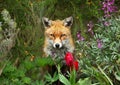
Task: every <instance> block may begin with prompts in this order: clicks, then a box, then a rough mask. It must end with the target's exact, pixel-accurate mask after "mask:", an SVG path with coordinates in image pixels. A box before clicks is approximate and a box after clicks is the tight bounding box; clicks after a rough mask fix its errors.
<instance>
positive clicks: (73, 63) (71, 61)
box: [65, 52, 79, 71]
mask: <svg viewBox="0 0 120 85" xmlns="http://www.w3.org/2000/svg"><path fill="white" fill-rule="evenodd" d="M65 62H66V65H67V66H69V67H70V68H71V69H73V68H74V69H75V70H76V71H77V70H78V67H79V65H78V61H75V60H74V57H73V55H72V53H70V52H67V53H66V55H65Z"/></svg>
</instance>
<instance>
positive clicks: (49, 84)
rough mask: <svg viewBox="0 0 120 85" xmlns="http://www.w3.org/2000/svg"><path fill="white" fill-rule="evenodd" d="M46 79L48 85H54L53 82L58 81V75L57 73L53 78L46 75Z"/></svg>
mask: <svg viewBox="0 0 120 85" xmlns="http://www.w3.org/2000/svg"><path fill="white" fill-rule="evenodd" d="M45 79H46V82H47V84H48V85H52V83H53V82H55V81H57V80H58V74H57V73H56V72H55V73H54V75H53V77H52V76H51V75H50V74H49V73H47V74H46V75H45Z"/></svg>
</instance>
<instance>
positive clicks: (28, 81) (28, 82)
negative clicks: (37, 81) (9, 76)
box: [22, 77, 31, 84]
mask: <svg viewBox="0 0 120 85" xmlns="http://www.w3.org/2000/svg"><path fill="white" fill-rule="evenodd" d="M22 81H23V82H24V83H25V84H30V83H31V79H30V78H29V77H23V79H22Z"/></svg>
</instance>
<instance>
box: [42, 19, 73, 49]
mask: <svg viewBox="0 0 120 85" xmlns="http://www.w3.org/2000/svg"><path fill="white" fill-rule="evenodd" d="M42 21H43V24H44V27H45V39H46V42H47V44H49V45H51V46H53V47H54V48H58V49H60V48H62V47H65V46H66V44H68V43H69V42H70V39H71V31H70V28H71V26H72V23H73V17H68V18H66V19H64V20H55V21H53V20H49V19H48V18H46V17H43V19H42Z"/></svg>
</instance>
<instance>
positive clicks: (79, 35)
mask: <svg viewBox="0 0 120 85" xmlns="http://www.w3.org/2000/svg"><path fill="white" fill-rule="evenodd" d="M77 39H78V41H84V40H85V39H84V37H83V36H81V32H80V31H78V32H77Z"/></svg>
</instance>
